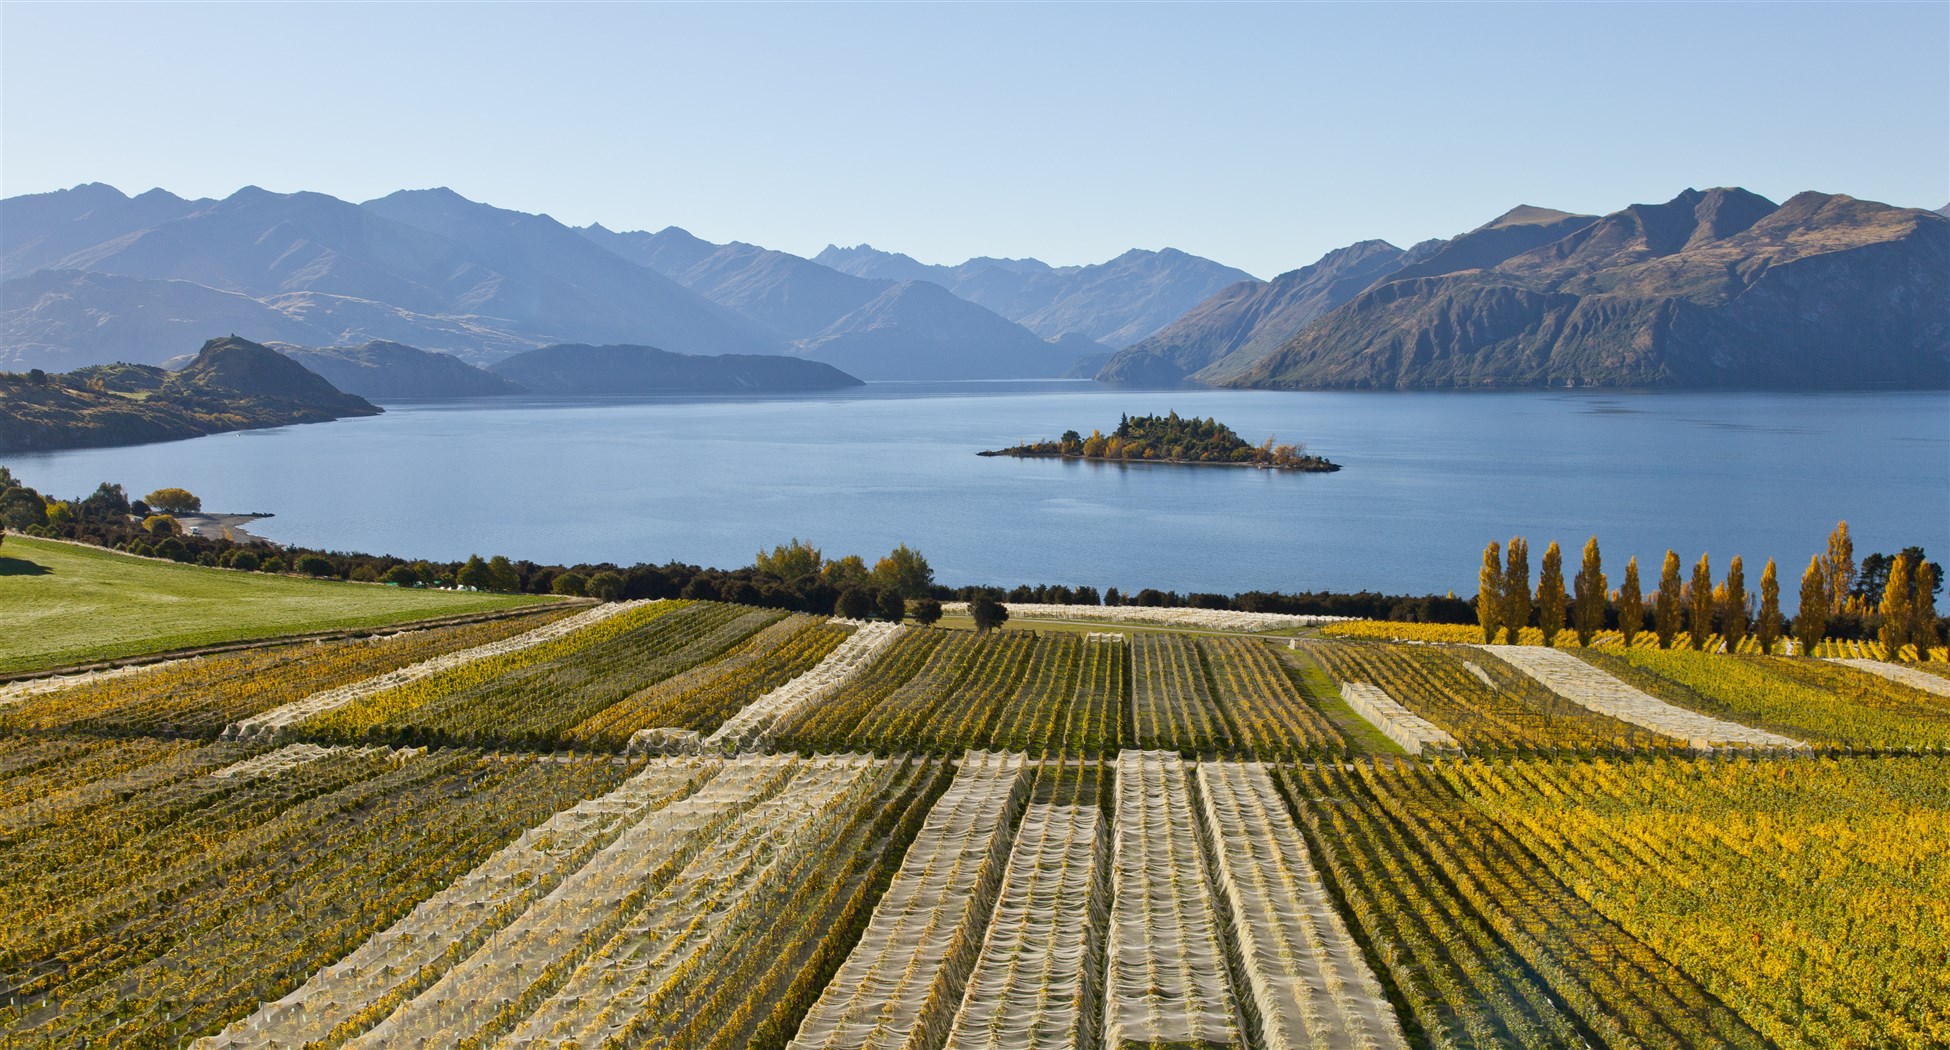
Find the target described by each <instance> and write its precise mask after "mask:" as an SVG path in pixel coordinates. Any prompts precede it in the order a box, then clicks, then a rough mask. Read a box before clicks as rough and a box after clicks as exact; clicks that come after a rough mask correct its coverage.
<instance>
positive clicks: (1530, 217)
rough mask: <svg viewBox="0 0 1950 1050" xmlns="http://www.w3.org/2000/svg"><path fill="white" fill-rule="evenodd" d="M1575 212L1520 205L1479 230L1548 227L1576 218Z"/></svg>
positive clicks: (1479, 227)
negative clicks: (1510, 227)
mask: <svg viewBox="0 0 1950 1050" xmlns="http://www.w3.org/2000/svg"><path fill="white" fill-rule="evenodd" d="M1575 217H1576V215H1575V213H1573V212H1568V211H1558V210H1557V209H1556V208H1539V207H1537V206H1536V205H1534V204H1519V205H1517V206H1516V207H1514V208H1511V209H1510V210H1509V211H1506V212H1504V213H1503V214H1501V215H1499V216H1497V217H1496V218H1494V219H1491V220H1490V221H1488V222H1486V223H1484V224H1483V225H1481V226H1478V227H1477V229H1479V230H1496V229H1502V228H1504V227H1506V226H1548V225H1550V224H1551V223H1554V222H1562V221H1564V220H1565V219H1570V218H1575Z"/></svg>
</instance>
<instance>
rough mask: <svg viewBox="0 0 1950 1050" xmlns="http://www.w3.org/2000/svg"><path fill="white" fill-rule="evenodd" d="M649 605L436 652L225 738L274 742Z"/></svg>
mask: <svg viewBox="0 0 1950 1050" xmlns="http://www.w3.org/2000/svg"><path fill="white" fill-rule="evenodd" d="M648 604H652V603H649V602H611V603H609V604H607V605H598V606H596V607H595V608H593V609H590V610H589V611H588V612H582V613H577V614H576V615H574V616H569V617H565V618H563V619H560V620H557V621H555V622H554V623H549V624H544V625H543V626H541V627H537V628H535V629H534V630H532V631H528V632H526V633H524V634H518V635H516V636H514V637H513V638H503V639H501V640H500V641H498V642H489V643H487V644H486V645H477V646H475V647H474V648H472V649H462V650H461V651H460V652H457V653H448V654H446V655H444V656H436V657H434V658H433V659H431V660H422V661H420V662H419V663H417V664H413V665H412V666H410V667H402V668H400V669H399V670H397V671H388V672H387V673H385V674H382V675H378V676H376V677H373V678H367V679H365V680H363V681H358V682H352V683H350V684H347V685H342V686H339V687H338V688H336V689H327V690H324V691H323V692H318V693H313V694H312V695H310V696H308V697H305V698H304V699H302V700H294V701H292V702H291V703H288V704H285V705H284V706H282V707H274V708H272V709H271V710H269V711H265V712H263V713H262V714H256V715H252V716H251V717H249V718H246V719H244V720H243V721H241V722H232V723H231V724H230V725H229V726H228V727H227V728H225V729H224V731H223V738H224V739H225V740H275V739H276V738H277V737H278V735H279V734H280V733H282V732H284V731H285V730H286V729H288V728H290V727H291V726H294V725H297V724H298V723H299V722H303V721H304V720H306V719H308V718H311V717H313V716H315V715H321V714H324V713H325V712H327V711H330V710H333V709H334V708H339V707H344V706H345V705H346V704H349V703H352V702H353V701H355V700H362V699H364V698H366V697H368V696H372V695H374V694H376V693H382V692H385V691H386V690H388V689H392V688H394V687H396V686H402V685H405V684H407V683H408V682H417V681H419V680H420V679H422V678H425V677H427V676H429V675H435V674H439V673H440V672H442V671H445V670H448V669H450V668H454V667H459V666H461V665H462V664H470V663H473V662H474V661H476V660H484V659H486V658H488V657H490V656H500V655H501V654H503V653H512V652H517V651H519V650H522V649H529V648H533V647H535V646H537V645H541V644H542V643H544V642H551V641H554V640H555V639H557V638H561V637H563V636H564V635H568V634H573V633H574V632H576V631H579V630H581V629H582V628H584V627H588V626H590V625H592V624H598V623H601V622H603V621H604V620H607V619H609V618H610V617H612V616H616V615H619V614H621V613H626V612H629V611H631V610H633V609H639V608H642V607H643V606H645V605H648Z"/></svg>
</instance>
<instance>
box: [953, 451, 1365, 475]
mask: <svg viewBox="0 0 1950 1050" xmlns="http://www.w3.org/2000/svg"><path fill="white" fill-rule="evenodd" d="M975 454H976V455H978V456H981V457H983V458H987V459H993V458H995V457H997V456H1007V457H1009V458H1010V459H1073V460H1076V461H1077V462H1079V463H1106V464H1115V465H1118V466H1137V465H1146V466H1154V465H1155V466H1162V467H1249V468H1251V469H1253V470H1279V471H1286V472H1288V473H1293V474H1332V473H1334V472H1335V471H1337V470H1340V469H1341V465H1340V464H1339V463H1335V462H1333V461H1332V460H1326V459H1320V458H1318V457H1309V458H1308V459H1306V460H1304V461H1302V462H1300V463H1296V464H1293V465H1291V466H1283V465H1281V464H1278V463H1235V462H1233V461H1231V460H1210V459H1123V458H1118V459H1112V458H1110V457H1109V456H1086V455H1083V454H1082V453H1071V452H1021V451H1017V450H1015V449H1007V448H1002V449H990V450H988V451H985V452H977V453H975Z"/></svg>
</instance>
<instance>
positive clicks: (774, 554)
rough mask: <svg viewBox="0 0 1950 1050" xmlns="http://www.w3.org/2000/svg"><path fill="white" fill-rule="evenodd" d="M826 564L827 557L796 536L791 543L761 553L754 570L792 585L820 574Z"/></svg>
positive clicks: (753, 564) (754, 560) (754, 562)
mask: <svg viewBox="0 0 1950 1050" xmlns="http://www.w3.org/2000/svg"><path fill="white" fill-rule="evenodd" d="M825 563H826V558H825V555H824V554H823V553H822V552H821V551H820V549H819V548H818V547H815V546H813V545H812V544H810V543H807V542H806V541H804V540H802V539H800V538H799V537H797V536H794V537H792V541H791V542H790V543H782V544H779V545H778V546H776V547H774V548H772V549H771V550H769V551H759V552H758V555H757V556H756V557H754V558H753V559H752V568H754V569H757V570H758V571H759V572H762V573H765V574H766V575H768V576H776V577H778V578H779V579H781V580H784V581H785V582H787V583H791V582H792V581H794V580H797V579H799V578H801V577H803V576H809V575H811V574H813V573H816V572H818V571H819V570H820V568H821V566H823V565H825Z"/></svg>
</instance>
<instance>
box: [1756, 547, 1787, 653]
mask: <svg viewBox="0 0 1950 1050" xmlns="http://www.w3.org/2000/svg"><path fill="white" fill-rule="evenodd" d="M1780 636H1781V581H1780V578H1779V576H1778V575H1776V573H1775V571H1774V559H1772V558H1769V559H1767V565H1766V567H1765V568H1763V569H1761V570H1760V619H1758V620H1756V621H1755V622H1754V639H1755V640H1756V641H1758V642H1760V651H1761V652H1762V653H1764V654H1765V653H1772V652H1773V651H1774V640H1775V639H1776V638H1779V637H1780Z"/></svg>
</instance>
